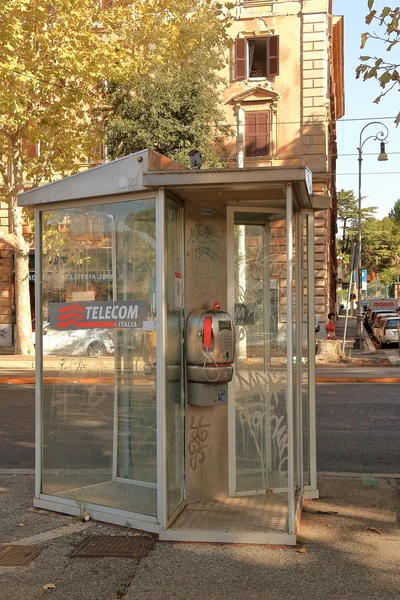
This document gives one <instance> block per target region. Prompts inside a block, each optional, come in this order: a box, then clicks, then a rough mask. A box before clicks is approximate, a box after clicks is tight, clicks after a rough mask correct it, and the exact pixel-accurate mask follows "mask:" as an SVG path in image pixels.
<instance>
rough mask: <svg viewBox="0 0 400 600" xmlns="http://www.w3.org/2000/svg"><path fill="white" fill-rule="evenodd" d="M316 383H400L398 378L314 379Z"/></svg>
mask: <svg viewBox="0 0 400 600" xmlns="http://www.w3.org/2000/svg"><path fill="white" fill-rule="evenodd" d="M315 382H316V383H400V377H316V378H315Z"/></svg>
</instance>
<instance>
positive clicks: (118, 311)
mask: <svg viewBox="0 0 400 600" xmlns="http://www.w3.org/2000/svg"><path fill="white" fill-rule="evenodd" d="M146 318H147V309H146V302H145V301H144V300H137V301H136V302H135V301H130V302H53V303H51V304H49V322H50V327H51V328H52V329H59V330H67V329H139V328H142V327H143V321H144V320H145V319H146Z"/></svg>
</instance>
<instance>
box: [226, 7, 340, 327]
mask: <svg viewBox="0 0 400 600" xmlns="http://www.w3.org/2000/svg"><path fill="white" fill-rule="evenodd" d="M232 14H233V15H234V17H235V19H234V22H233V24H232V27H231V29H230V36H231V38H232V40H235V39H236V37H237V36H239V37H258V36H261V37H265V36H268V35H279V45H280V50H279V59H280V60H279V75H277V76H275V77H266V78H265V79H262V80H258V79H256V80H242V81H235V78H234V77H235V72H234V47H232V49H231V51H230V54H229V55H228V54H227V56H226V59H227V66H226V68H225V70H224V73H223V74H224V76H225V78H226V81H227V87H226V89H225V90H224V94H223V106H224V110H225V114H226V117H227V120H228V122H229V123H230V124H231V125H232V127H233V128H234V130H235V131H236V135H235V136H234V137H233V138H232V139H231V140H228V141H227V148H228V151H229V160H228V165H229V166H230V167H236V166H244V167H247V166H260V167H263V166H265V167H268V166H290V165H298V166H307V167H308V168H309V169H310V170H311V171H312V172H313V187H314V193H317V194H321V195H323V196H328V197H330V198H331V203H332V209H331V210H325V211H319V212H318V213H316V221H315V226H316V230H315V256H316V291H315V298H316V312H317V314H318V316H319V318H320V319H321V320H324V319H325V317H326V313H327V312H328V311H329V310H332V309H333V308H334V305H335V300H336V298H335V293H336V280H335V277H336V270H337V267H336V248H335V234H336V190H335V164H336V128H335V119H336V118H340V117H341V116H343V111H344V99H343V98H344V96H343V69H342V66H343V35H342V33H343V22H342V20H341V19H340V18H337V17H335V18H334V20H333V18H332V2H331V0H281V1H273V0H264V1H263V0H260V1H257V2H256V1H254V2H251V1H246V0H242V1H241V2H239V3H238V4H237V6H236V7H235V8H234V9H232ZM334 28H335V32H336V34H335V35H333V32H334ZM333 43H335V46H333ZM267 109H270V110H271V111H272V123H271V132H270V134H271V139H272V143H271V152H270V155H269V156H268V157H258V158H245V157H244V159H243V160H242V156H241V153H240V144H239V143H238V139H237V138H238V135H237V134H238V123H239V124H240V127H241V123H242V121H243V114H244V113H245V112H246V111H252V112H253V111H257V110H264V111H265V110H267Z"/></svg>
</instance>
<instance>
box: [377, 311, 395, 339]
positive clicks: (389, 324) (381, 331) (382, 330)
mask: <svg viewBox="0 0 400 600" xmlns="http://www.w3.org/2000/svg"><path fill="white" fill-rule="evenodd" d="M397 325H400V317H393V316H390V317H386V318H385V319H383V320H382V321H381V323H380V327H379V328H378V331H377V339H378V342H379V343H380V345H381V346H382V345H383V344H398V343H399V334H398V329H397Z"/></svg>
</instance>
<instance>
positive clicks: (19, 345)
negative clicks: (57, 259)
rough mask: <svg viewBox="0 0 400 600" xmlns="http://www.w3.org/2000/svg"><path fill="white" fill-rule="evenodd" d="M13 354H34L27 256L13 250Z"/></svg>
mask: <svg viewBox="0 0 400 600" xmlns="http://www.w3.org/2000/svg"><path fill="white" fill-rule="evenodd" d="M14 265H15V278H14V290H15V291H14V298H15V314H16V324H15V354H34V346H33V340H32V321H31V303H30V295H29V254H25V253H22V252H20V251H17V250H15V252H14Z"/></svg>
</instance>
